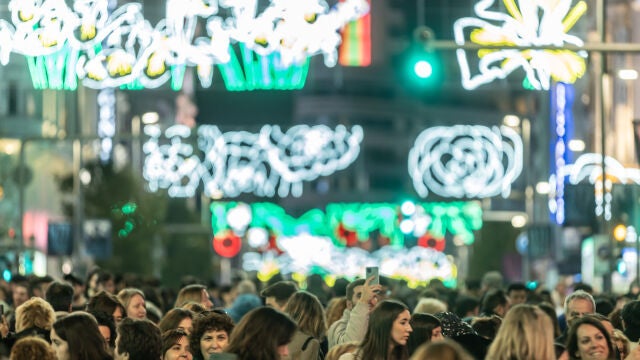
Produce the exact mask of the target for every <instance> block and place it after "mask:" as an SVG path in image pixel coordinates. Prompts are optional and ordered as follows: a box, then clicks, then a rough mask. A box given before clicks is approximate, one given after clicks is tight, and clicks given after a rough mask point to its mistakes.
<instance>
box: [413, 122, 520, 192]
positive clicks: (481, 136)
mask: <svg viewBox="0 0 640 360" xmlns="http://www.w3.org/2000/svg"><path fill="white" fill-rule="evenodd" d="M522 159H523V145H522V139H521V138H520V136H519V135H518V134H517V133H516V132H515V130H513V129H511V128H509V127H506V126H502V127H500V128H497V127H493V128H488V127H485V126H472V125H455V126H451V127H444V126H438V127H433V128H429V129H427V130H424V131H423V132H422V133H420V135H419V136H418V138H417V139H416V141H415V144H414V146H413V148H412V149H411V151H410V152H409V175H410V176H411V178H412V179H413V186H414V188H415V190H416V192H417V193H418V194H419V195H420V196H421V197H426V196H427V195H428V194H429V192H433V193H436V194H438V195H440V196H444V197H455V198H463V197H465V198H485V197H491V196H496V195H502V196H503V197H505V198H506V197H507V196H509V194H510V192H511V184H512V183H513V182H514V181H515V180H516V179H517V178H518V176H519V175H520V173H521V172H522Z"/></svg>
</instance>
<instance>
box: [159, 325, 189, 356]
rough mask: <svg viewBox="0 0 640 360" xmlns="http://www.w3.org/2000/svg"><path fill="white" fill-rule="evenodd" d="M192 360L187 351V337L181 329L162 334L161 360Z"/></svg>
mask: <svg viewBox="0 0 640 360" xmlns="http://www.w3.org/2000/svg"><path fill="white" fill-rule="evenodd" d="M178 359H187V360H191V359H193V355H192V354H191V351H190V350H189V335H187V333H185V332H184V331H183V330H182V329H171V330H168V331H165V332H163V333H162V360H178Z"/></svg>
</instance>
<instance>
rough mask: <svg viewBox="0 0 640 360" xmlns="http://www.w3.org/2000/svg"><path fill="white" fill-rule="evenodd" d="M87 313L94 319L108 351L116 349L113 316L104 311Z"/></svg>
mask: <svg viewBox="0 0 640 360" xmlns="http://www.w3.org/2000/svg"><path fill="white" fill-rule="evenodd" d="M88 313H89V314H91V315H93V317H94V318H96V321H97V322H98V330H99V331H100V334H102V337H103V338H104V341H106V342H107V345H109V349H110V350H113V348H115V347H116V323H115V321H113V316H112V315H111V314H107V313H106V312H104V311H92V312H89V311H88Z"/></svg>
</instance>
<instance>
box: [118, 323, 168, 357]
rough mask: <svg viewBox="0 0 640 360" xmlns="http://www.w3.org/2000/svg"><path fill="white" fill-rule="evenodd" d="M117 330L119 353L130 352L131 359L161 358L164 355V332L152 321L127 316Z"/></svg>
mask: <svg viewBox="0 0 640 360" xmlns="http://www.w3.org/2000/svg"><path fill="white" fill-rule="evenodd" d="M117 331H118V338H117V339H116V351H117V352H118V354H124V353H128V354H129V359H130V360H146V359H159V358H160V357H161V356H162V334H161V333H160V328H158V326H156V324H154V323H152V322H151V321H149V320H147V319H140V320H137V319H131V318H125V319H123V320H122V322H121V323H120V325H118V330H117ZM116 355H117V354H116Z"/></svg>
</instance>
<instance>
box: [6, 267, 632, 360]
mask: <svg viewBox="0 0 640 360" xmlns="http://www.w3.org/2000/svg"><path fill="white" fill-rule="evenodd" d="M376 280H378V279H377V278H375V277H371V278H368V279H364V278H361V279H355V280H352V281H349V280H347V279H337V280H336V281H335V284H333V286H332V287H329V286H328V285H327V283H326V282H324V281H323V280H322V278H321V277H320V276H318V275H310V276H309V277H308V278H307V279H306V281H305V283H303V284H299V283H297V282H295V281H292V280H287V279H284V278H282V277H281V276H275V277H273V278H272V279H271V280H270V281H269V282H267V283H261V282H259V281H258V280H257V279H255V278H251V277H250V276H248V275H247V274H244V273H238V276H236V277H235V278H234V280H233V281H232V284H226V285H224V286H217V285H216V284H215V283H204V282H200V281H198V279H195V278H191V277H188V278H185V279H184V281H183V284H181V286H180V288H179V289H178V290H177V291H171V290H170V289H165V288H163V287H162V286H161V284H160V283H159V282H158V281H157V280H152V279H141V278H139V277H136V276H131V275H127V276H116V275H114V274H112V273H111V272H109V271H105V270H103V269H95V270H92V271H91V272H89V274H87V276H86V277H82V278H80V277H77V276H74V275H71V274H70V275H66V276H64V277H63V278H61V279H54V278H52V277H49V276H43V277H39V276H29V277H25V276H20V275H15V276H13V278H12V279H11V281H10V282H0V305H1V307H0V309H1V310H2V321H1V322H0V337H1V338H0V359H7V358H8V359H11V360H34V359H38V360H84V359H89V360H94V359H95V360H108V359H113V360H176V359H188V360H192V359H196V360H216V359H219V360H224V359H236V360H279V359H291V360H408V359H411V360H473V359H480V360H483V359H487V360H530V359H531V360H537V359H540V360H547V359H548V360H554V359H564V360H577V359H580V360H623V359H625V360H640V347H638V346H637V343H638V340H639V339H640V300H638V299H637V297H638V294H639V292H640V287H639V286H632V287H631V289H630V290H629V293H627V294H623V295H619V296H612V295H609V294H596V293H594V291H593V288H592V287H591V286H589V285H588V284H583V283H578V284H573V285H572V286H571V287H570V288H568V289H570V290H566V291H564V290H565V289H564V288H557V289H554V290H553V291H550V290H548V289H545V288H543V287H538V288H536V289H530V288H528V287H527V286H525V285H524V284H522V283H510V284H504V283H503V279H502V276H501V275H500V274H499V273H496V272H491V273H487V274H485V276H484V277H483V278H482V280H481V281H478V282H477V284H475V283H473V282H471V281H470V282H468V283H467V284H465V285H466V286H464V287H461V288H459V289H451V288H447V287H445V286H444V285H443V284H442V283H441V282H440V281H438V280H433V281H431V282H430V283H429V284H428V285H427V286H425V287H421V288H418V289H412V288H410V287H408V286H407V283H406V282H404V281H398V280H393V279H389V278H385V277H381V278H380V279H379V281H376ZM505 285H506V286H505Z"/></svg>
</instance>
